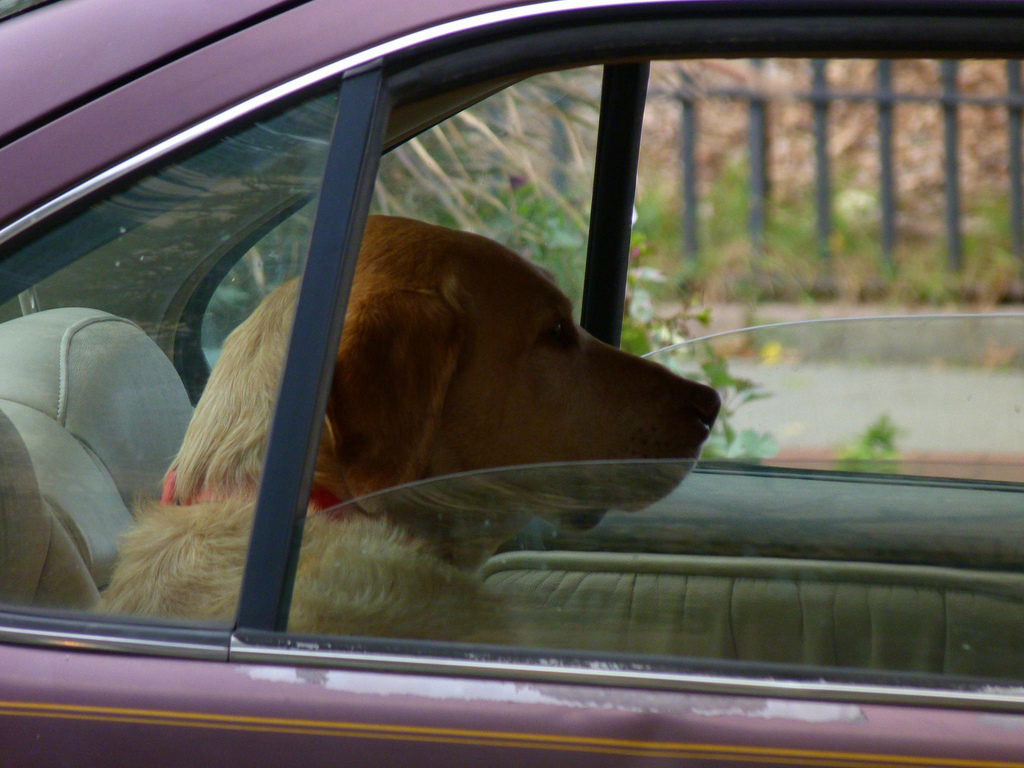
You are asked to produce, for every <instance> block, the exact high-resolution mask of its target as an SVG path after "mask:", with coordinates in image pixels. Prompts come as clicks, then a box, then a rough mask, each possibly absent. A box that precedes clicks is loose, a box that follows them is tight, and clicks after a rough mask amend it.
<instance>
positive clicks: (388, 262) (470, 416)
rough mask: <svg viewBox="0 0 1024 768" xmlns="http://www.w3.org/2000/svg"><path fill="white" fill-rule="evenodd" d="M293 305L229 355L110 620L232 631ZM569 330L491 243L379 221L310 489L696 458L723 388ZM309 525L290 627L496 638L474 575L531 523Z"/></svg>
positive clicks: (230, 347)
mask: <svg viewBox="0 0 1024 768" xmlns="http://www.w3.org/2000/svg"><path fill="white" fill-rule="evenodd" d="M297 290H298V288H297V283H296V282H292V283H288V284H286V285H284V286H282V287H281V288H279V289H278V290H277V291H275V292H274V293H273V294H271V295H270V296H269V297H268V298H267V299H266V300H265V301H264V302H263V303H262V304H261V305H260V306H259V307H258V308H257V309H256V311H255V312H254V313H253V314H252V315H251V317H249V319H247V320H246V321H245V322H244V323H242V325H240V326H239V327H238V328H237V329H236V330H235V331H234V332H233V333H232V334H231V336H230V337H229V338H228V340H227V341H226V343H225V345H224V350H223V353H222V355H221V358H220V359H219V361H218V362H217V365H216V366H215V368H214V370H213V372H212V374H211V376H210V381H209V383H208V385H207V387H206V390H205V391H204V393H203V396H202V399H201V400H200V402H199V404H198V406H197V407H196V411H195V415H194V417H193V419H192V422H191V424H190V426H189V428H188V431H187V433H186V435H185V439H184V442H183V444H182V447H181V451H180V452H179V454H178V456H177V458H176V459H175V461H174V464H173V465H172V468H171V469H172V472H173V473H174V483H175V487H174V490H175V499H176V500H177V501H178V502H179V504H164V505H161V506H157V507H153V508H150V509H148V510H146V511H145V512H144V513H142V514H140V516H139V521H138V524H137V525H136V526H135V527H134V528H133V529H132V530H131V531H130V532H129V533H127V534H126V535H125V536H124V537H123V540H122V543H121V552H120V557H119V561H118V564H117V568H116V570H115V573H114V576H113V579H112V581H111V584H110V586H109V587H108V589H107V590H106V592H105V594H104V596H103V605H102V607H103V608H104V609H105V610H108V611H113V612H122V613H136V614H145V615H161V616H181V617H188V618H192V619H201V618H210V619H216V618H229V617H231V616H232V614H233V612H234V609H235V605H236V601H237V597H238V592H239V585H240V580H241V574H242V570H243V566H244V562H245V554H246V549H247V546H248V542H249V534H250V530H251V525H252V512H253V506H254V499H255V494H256V489H257V486H258V483H259V478H260V472H261V468H262V462H263V456H264V451H265V448H266V440H267V433H268V429H269V422H270V417H271V414H272V412H273V403H274V398H275V395H276V390H277V385H278V379H279V376H280V367H281V361H282V360H283V357H284V351H285V347H286V344H287V338H288V333H289V329H290V317H291V314H292V308H293V306H294V302H295V298H296V295H297ZM571 317H572V316H571V306H570V303H569V301H568V299H567V298H566V297H565V296H564V295H563V294H562V293H561V292H559V291H558V289H557V288H556V287H555V286H554V285H553V283H552V282H551V280H550V279H548V277H546V276H545V275H544V274H543V273H542V272H541V271H540V270H538V269H537V268H536V267H534V266H532V265H530V264H529V263H528V262H526V261H525V260H523V259H521V258H520V257H518V256H517V255H515V254H514V253H512V252H511V251H509V250H507V249H505V248H503V247H501V246H499V245H498V244H496V243H493V242H491V241H490V240H487V239H485V238H483V237H479V236H476V235H470V234H466V233H461V232H455V231H453V230H448V229H444V228H441V227H436V226H432V225H428V224H423V223H420V222H415V221H411V220H408V219H396V218H388V217H371V218H370V220H369V221H368V223H367V228H366V233H365V237H364V240H363V245H362V249H361V251H360V256H359V260H358V265H357V268H356V276H355V281H354V285H353V288H352V294H351V297H350V300H349V305H348V310H347V313H346V318H345V325H344V331H343V334H342V339H341V344H340V346H339V349H338V354H337V363H336V368H335V371H334V379H333V383H332V386H331V392H330V398H329V404H328V407H327V413H326V416H325V421H324V426H323V433H322V438H321V444H320V451H319V455H318V462H317V468H316V476H315V483H316V485H317V486H319V487H320V488H323V489H326V490H327V491H329V492H330V493H331V494H333V495H334V496H335V497H337V498H339V499H343V500H344V499H351V498H353V497H356V496H361V495H363V494H367V493H371V492H373V491H377V490H380V489H383V488H388V487H391V486H394V485H397V484H400V483H405V482H408V481H413V480H417V479H421V478H426V477H431V476H435V475H441V474H447V473H452V472H460V471H464V470H472V469H477V468H485V467H496V466H508V465H517V464H528V463H536V462H554V461H577V460H590V459H611V458H616V459H629V458H669V457H672V458H684V459H687V458H695V457H696V456H697V455H698V452H699V448H700V445H701V443H702V442H703V440H704V438H705V437H706V436H707V431H708V428H709V426H710V424H711V422H712V421H713V420H714V418H715V415H716V414H717V411H718V405H719V401H718V396H717V395H716V394H715V392H714V391H713V390H711V389H709V388H707V387H705V386H703V385H700V384H696V383H694V382H691V381H687V380H685V379H682V378H680V377H678V376H675V375H674V374H672V373H670V372H669V371H667V370H666V369H664V368H662V367H660V366H657V365H655V364H653V363H650V362H647V361H644V360H641V359H639V358H636V357H632V356H630V355H627V354H625V353H623V352H620V351H618V350H615V349H613V348H611V347H608V346H606V345H604V344H601V343H600V342H598V341H596V340H595V339H593V338H592V337H590V336H589V335H587V334H586V333H585V332H584V331H583V330H582V329H580V328H579V327H578V326H577V325H575V324H574V323H573V321H572V319H571ZM678 479H679V476H676V477H674V478H672V482H673V483H674V482H677V481H678ZM665 490H667V488H660V489H654V490H653V491H652V492H653V493H655V494H657V495H661V494H663V493H664V492H665ZM315 512H316V510H315V509H311V514H310V515H309V516H308V517H307V520H306V526H305V530H304V534H303V540H302V550H301V556H300V560H299V566H298V572H297V574H296V579H295V585H294V595H293V600H292V609H291V614H290V620H289V629H291V630H292V631H300V632H317V633H334V634H356V635H375V634H386V635H390V636H396V637H430V638H458V639H495V638H497V639H500V638H501V637H503V636H504V635H503V633H504V631H505V628H503V627H502V623H501V619H500V613H501V611H500V610H499V609H498V607H497V606H496V605H495V604H494V603H493V602H492V601H491V599H490V598H489V597H488V595H487V594H486V592H485V591H484V590H483V589H482V586H481V584H480V583H479V581H478V580H477V579H476V577H475V576H474V575H473V573H472V569H473V568H475V567H476V565H477V564H479V562H480V561H481V560H482V559H483V558H484V557H486V556H488V555H489V554H491V553H493V551H494V549H495V548H496V547H497V545H498V544H500V543H501V542H502V541H503V540H504V539H506V538H507V537H508V536H510V535H511V534H513V533H514V532H515V531H516V530H517V529H518V527H520V526H521V525H522V524H523V522H524V520H523V518H522V513H519V514H515V513H509V514H508V515H507V517H504V518H495V517H493V516H490V517H488V518H487V520H486V521H481V519H480V518H479V516H478V517H476V518H474V517H473V516H472V515H467V516H459V515H447V516H445V515H441V516H438V515H437V514H431V515H427V516H421V517H416V516H414V515H410V514H408V513H407V512H406V511H402V510H395V509H383V510H378V509H376V508H372V509H371V507H370V505H364V512H362V513H360V512H353V513H351V514H348V515H346V516H345V517H344V518H342V519H338V518H332V517H330V516H325V515H322V514H315ZM442 518H444V519H442Z"/></svg>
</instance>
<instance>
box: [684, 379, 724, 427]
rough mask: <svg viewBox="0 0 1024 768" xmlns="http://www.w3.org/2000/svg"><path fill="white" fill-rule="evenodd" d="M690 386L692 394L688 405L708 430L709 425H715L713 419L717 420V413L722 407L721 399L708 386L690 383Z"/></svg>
mask: <svg viewBox="0 0 1024 768" xmlns="http://www.w3.org/2000/svg"><path fill="white" fill-rule="evenodd" d="M691 384H692V386H693V392H692V394H691V395H690V398H691V400H690V404H691V406H692V407H693V410H694V411H696V413H697V418H698V419H700V421H701V423H703V424H704V426H706V427H707V428H708V429H710V428H711V425H712V424H714V423H715V419H716V418H718V411H719V409H721V407H722V398H721V397H719V395H718V392H716V391H715V390H713V389H712V388H711V387H709V386H706V385H704V384H698V383H697V382H691Z"/></svg>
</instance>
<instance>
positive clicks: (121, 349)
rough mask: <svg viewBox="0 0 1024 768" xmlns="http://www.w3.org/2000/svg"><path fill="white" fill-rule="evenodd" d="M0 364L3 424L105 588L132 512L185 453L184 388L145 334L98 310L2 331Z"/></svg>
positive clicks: (52, 511)
mask: <svg viewBox="0 0 1024 768" xmlns="http://www.w3.org/2000/svg"><path fill="white" fill-rule="evenodd" d="M0 361H2V364H0V414H2V415H3V416H5V417H6V420H7V422H9V424H10V427H11V428H12V429H13V430H14V431H15V432H17V434H18V436H19V438H20V440H21V442H22V443H23V446H24V449H25V452H26V453H27V456H28V462H29V467H30V468H31V471H32V474H33V475H34V479H35V482H36V483H37V484H38V493H39V497H40V500H41V503H42V505H43V507H44V512H45V515H49V516H50V517H51V518H52V520H53V521H54V522H56V523H57V524H59V526H60V528H62V529H63V532H64V535H66V536H67V538H68V539H69V540H70V541H71V542H72V543H73V545H74V548H75V550H77V552H78V555H79V556H80V558H81V560H82V562H83V563H84V564H85V566H86V568H87V569H88V572H89V573H90V574H91V577H92V579H93V581H94V583H95V585H96V586H98V587H100V588H102V587H103V586H105V584H106V582H107V580H108V579H109V576H110V571H111V570H112V568H113V563H114V558H115V557H116V554H117V538H118V536H119V535H120V533H121V532H122V530H123V529H124V528H125V526H126V525H128V524H129V523H130V522H131V519H132V516H131V511H130V510H131V509H132V507H133V506H134V505H135V504H136V503H137V502H138V501H140V500H142V499H145V498H158V497H159V494H160V483H161V478H162V477H163V474H164V472H165V471H166V469H167V467H168V466H169V464H170V462H171V460H172V458H173V457H174V454H175V453H176V451H177V449H178V446H179V445H180V444H181V440H182V437H183V436H184V434H185V428H186V426H187V425H188V421H189V419H190V418H191V413H192V408H191V405H190V404H189V401H188V397H187V395H186V394H185V389H184V386H183V385H182V383H181V380H180V378H179V377H178V374H177V372H176V371H175V370H174V366H173V365H171V363H170V361H169V360H168V359H167V357H166V355H164V353H163V352H162V351H161V350H160V348H159V347H157V345H156V344H155V343H154V342H153V341H152V340H151V339H150V338H149V337H148V336H146V334H145V333H144V332H143V331H142V330H141V329H140V328H139V327H138V326H136V325H135V324H134V323H131V322H130V321H127V320H124V319H121V318H118V317H115V316H113V315H110V314H108V313H106V312H100V311H98V310H92V309H81V308H63V309H54V310H47V311H44V312H39V313H36V314H32V315H27V316H25V317H21V318H17V319H15V320H11V321H9V322H6V323H3V324H2V325H0ZM12 493H14V492H13V491H12ZM17 494H18V496H19V498H21V497H22V496H23V495H24V492H23V491H18V492H17ZM45 515H44V517H45ZM15 528H16V526H15ZM12 530H14V528H12ZM30 571H31V569H30Z"/></svg>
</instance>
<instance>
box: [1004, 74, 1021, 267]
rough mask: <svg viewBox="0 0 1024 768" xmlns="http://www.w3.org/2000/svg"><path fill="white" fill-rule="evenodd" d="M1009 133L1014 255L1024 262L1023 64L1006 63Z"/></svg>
mask: <svg viewBox="0 0 1024 768" xmlns="http://www.w3.org/2000/svg"><path fill="white" fill-rule="evenodd" d="M1006 90H1007V117H1008V118H1009V120H1008V121H1007V126H1008V127H1007V130H1008V132H1009V143H1010V159H1009V166H1010V228H1011V229H1012V230H1013V253H1014V255H1015V256H1016V257H1017V258H1018V259H1024V183H1022V180H1021V170H1022V169H1021V163H1022V162H1024V157H1022V154H1024V153H1022V152H1021V133H1020V132H1021V117H1022V115H1024V108H1022V107H1024V105H1022V103H1021V87H1020V61H1018V60H1016V59H1011V60H1010V61H1008V62H1006Z"/></svg>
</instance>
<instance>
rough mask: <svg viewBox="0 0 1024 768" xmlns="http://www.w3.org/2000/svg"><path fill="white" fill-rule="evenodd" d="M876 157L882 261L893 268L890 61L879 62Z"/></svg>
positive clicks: (893, 211)
mask: <svg viewBox="0 0 1024 768" xmlns="http://www.w3.org/2000/svg"><path fill="white" fill-rule="evenodd" d="M876 98H877V101H878V159H879V180H878V182H879V187H880V199H879V204H880V207H881V213H882V216H881V222H882V230H881V239H882V260H883V263H884V264H885V266H886V267H887V268H888V269H890V270H891V269H892V265H893V261H892V252H893V248H894V247H895V244H896V181H895V176H894V173H893V162H892V113H893V93H892V61H890V60H889V59H881V60H879V62H878V91H877V97H876Z"/></svg>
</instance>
